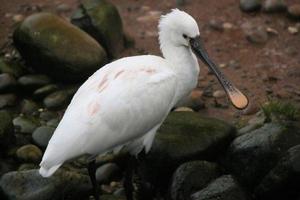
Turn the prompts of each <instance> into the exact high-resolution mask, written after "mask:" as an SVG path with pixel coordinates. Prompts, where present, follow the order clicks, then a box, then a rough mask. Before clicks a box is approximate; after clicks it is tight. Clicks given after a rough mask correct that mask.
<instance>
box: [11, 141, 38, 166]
mask: <svg viewBox="0 0 300 200" xmlns="http://www.w3.org/2000/svg"><path fill="white" fill-rule="evenodd" d="M16 155H17V158H18V159H20V160H21V161H24V162H34V163H38V162H40V161H41V159H42V151H41V150H40V149H39V148H38V147H37V146H35V145H32V144H27V145H24V146H22V147H20V148H19V149H18V150H17V152H16Z"/></svg>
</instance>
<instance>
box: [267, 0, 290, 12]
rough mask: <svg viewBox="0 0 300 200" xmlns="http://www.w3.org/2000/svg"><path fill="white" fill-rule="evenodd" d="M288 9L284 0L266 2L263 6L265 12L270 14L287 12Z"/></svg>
mask: <svg viewBox="0 0 300 200" xmlns="http://www.w3.org/2000/svg"><path fill="white" fill-rule="evenodd" d="M286 8H287V6H286V3H285V1H284V0H266V1H265V2H264V5H263V10H264V11H265V12H268V13H274V12H282V11H286Z"/></svg>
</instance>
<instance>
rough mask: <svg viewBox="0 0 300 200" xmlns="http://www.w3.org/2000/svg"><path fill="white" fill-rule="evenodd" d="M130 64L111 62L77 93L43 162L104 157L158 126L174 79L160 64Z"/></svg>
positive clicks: (172, 93) (168, 105) (173, 88)
mask: <svg viewBox="0 0 300 200" xmlns="http://www.w3.org/2000/svg"><path fill="white" fill-rule="evenodd" d="M122 60H123V59H122ZM133 61H134V60H133ZM133 61H130V60H129V61H127V62H126V60H123V62H120V61H119V62H113V63H111V64H110V65H108V66H106V67H104V68H103V69H101V70H98V71H97V72H96V73H95V74H93V75H92V76H91V77H90V78H89V79H88V80H87V81H86V82H85V83H84V84H83V85H82V86H81V87H80V88H79V90H78V91H77V93H76V94H75V95H74V97H73V99H72V101H71V103H70V105H69V107H68V108H67V110H66V112H65V115H64V117H63V119H62V120H61V122H60V124H59V126H58V128H57V129H56V131H55V133H54V135H53V137H52V138H51V140H50V142H49V145H48V147H47V150H46V153H45V155H44V158H43V160H47V159H48V160H50V157H53V158H55V157H56V159H57V161H60V162H63V161H65V160H67V159H70V158H72V157H76V156H78V155H80V154H85V153H88V154H96V153H103V152H104V151H107V150H110V149H111V148H114V147H117V146H119V145H122V144H125V143H127V142H130V141H132V140H134V139H137V138H140V137H142V136H143V135H144V134H145V133H147V132H148V131H150V130H151V129H152V128H153V127H155V126H156V125H157V124H159V123H161V121H162V120H163V119H164V117H165V116H166V115H167V113H168V112H169V111H170V109H171V108H172V106H173V104H174V102H173V101H174V96H175V92H176V79H177V78H176V76H175V74H174V73H173V72H171V71H170V70H168V68H167V67H166V66H161V65H166V63H164V62H163V61H161V60H157V61H156V62H153V59H152V60H151V59H150V60H149V62H146V64H145V63H144V62H143V63H139V62H133ZM146 61H147V60H146ZM48 149H49V150H48ZM55 152H59V153H56V155H55ZM58 154H60V155H58ZM53 164H54V163H53ZM53 164H52V165H53ZM55 164H58V163H55Z"/></svg>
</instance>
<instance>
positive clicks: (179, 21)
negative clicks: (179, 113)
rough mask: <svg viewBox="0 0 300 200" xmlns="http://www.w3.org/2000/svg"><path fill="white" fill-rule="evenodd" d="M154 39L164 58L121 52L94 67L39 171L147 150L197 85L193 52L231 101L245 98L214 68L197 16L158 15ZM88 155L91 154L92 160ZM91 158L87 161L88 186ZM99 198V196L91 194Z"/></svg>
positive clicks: (242, 101)
mask: <svg viewBox="0 0 300 200" xmlns="http://www.w3.org/2000/svg"><path fill="white" fill-rule="evenodd" d="M158 27H159V42H160V49H161V51H162V54H163V58H162V57H159V56H153V55H143V56H133V57H126V58H122V59H119V60H116V61H114V62H112V63H109V64H107V65H105V66H104V67H102V68H101V69H99V70H98V71H96V72H95V73H94V74H93V75H92V76H91V77H90V78H89V79H88V80H87V81H86V82H85V83H84V84H83V85H82V86H81V87H80V88H79V89H78V91H77V92H76V94H75V95H74V97H73V99H72V101H71V103H70V105H69V106H68V108H67V110H66V112H65V114H64V116H63V118H62V120H61V122H60V123H59V125H58V127H57V129H56V130H55V132H54V134H53V136H52V138H51V139H50V141H49V144H48V147H47V149H46V151H45V154H44V156H43V159H42V162H41V163H40V167H41V168H40V170H39V172H40V174H41V175H42V176H44V177H49V176H51V175H52V174H53V173H54V172H55V171H56V170H57V169H58V168H59V167H60V166H61V165H62V164H63V163H64V162H66V161H68V160H70V159H73V158H76V157H78V156H80V155H84V154H89V155H91V158H94V157H95V156H96V155H98V154H103V153H106V152H108V151H112V150H113V151H117V150H119V149H121V148H122V147H125V148H128V150H129V151H130V152H131V154H134V155H137V154H138V153H139V152H140V151H141V150H142V149H144V150H145V152H148V151H149V150H150V148H151V145H152V142H153V139H154V136H155V133H156V131H157V129H158V128H159V127H160V125H161V124H162V122H163V121H164V119H165V118H166V116H167V115H168V113H169V112H170V110H171V109H172V108H173V107H175V106H176V104H178V103H179V102H180V101H181V100H182V99H183V98H185V97H186V96H187V95H188V94H189V93H190V92H191V91H192V89H194V88H195V87H196V85H197V80H198V75H199V65H198V62H197V58H196V56H195V55H197V56H198V57H199V58H200V59H201V60H202V61H203V62H204V63H205V64H207V65H208V66H209V68H210V69H211V71H212V72H214V74H215V75H216V76H217V78H218V80H219V81H220V83H221V84H222V86H223V88H224V89H225V91H226V92H227V94H228V96H229V98H230V100H231V102H232V103H233V105H234V106H235V107H237V108H239V109H243V108H245V107H246V106H247V104H248V100H247V98H246V96H245V95H243V94H242V93H241V92H240V91H239V90H238V89H236V88H235V87H234V86H233V84H231V83H230V81H229V80H227V79H226V78H225V76H224V75H223V74H222V73H221V72H220V71H219V70H218V68H217V66H216V65H215V64H214V63H213V62H212V61H211V60H210V59H209V57H208V55H207V53H206V51H205V49H204V48H203V46H202V42H201V39H200V32H199V28H198V25H197V23H196V21H195V20H194V19H193V17H191V16H190V15H189V14H187V13H185V12H183V11H180V10H178V9H174V10H172V11H171V12H170V13H168V14H166V15H164V16H162V17H161V19H160V21H159V26H158ZM91 160H93V159H91ZM93 166H94V161H91V163H90V164H89V173H90V176H91V180H92V183H93V185H94V186H95V185H96V182H95V174H94V172H95V167H93ZM95 198H96V199H98V196H97V195H96V196H95Z"/></svg>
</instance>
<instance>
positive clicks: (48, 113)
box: [40, 110, 58, 121]
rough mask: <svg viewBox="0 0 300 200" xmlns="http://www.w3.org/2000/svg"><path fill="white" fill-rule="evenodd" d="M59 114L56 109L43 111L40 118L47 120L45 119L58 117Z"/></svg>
mask: <svg viewBox="0 0 300 200" xmlns="http://www.w3.org/2000/svg"><path fill="white" fill-rule="evenodd" d="M57 117H58V114H57V113H56V112H55V111H49V110H46V111H43V112H41V113H40V119H42V120H45V121H49V120H51V119H54V118H57Z"/></svg>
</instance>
